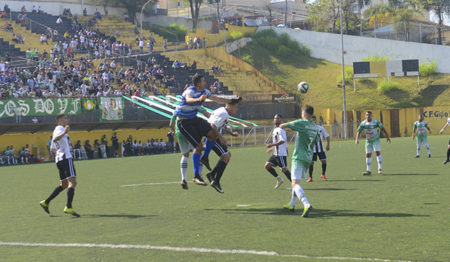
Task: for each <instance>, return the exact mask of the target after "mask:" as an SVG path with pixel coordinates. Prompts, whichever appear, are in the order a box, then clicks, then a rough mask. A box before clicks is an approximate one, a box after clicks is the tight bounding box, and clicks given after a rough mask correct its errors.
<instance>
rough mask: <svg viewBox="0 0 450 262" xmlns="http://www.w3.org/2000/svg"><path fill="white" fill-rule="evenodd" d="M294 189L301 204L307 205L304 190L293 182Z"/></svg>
mask: <svg viewBox="0 0 450 262" xmlns="http://www.w3.org/2000/svg"><path fill="white" fill-rule="evenodd" d="M294 191H295V194H296V195H297V197H298V199H300V201H302V203H303V206H306V205H309V202H308V199H307V198H306V196H305V192H304V191H303V188H302V187H301V186H300V185H299V184H295V186H294Z"/></svg>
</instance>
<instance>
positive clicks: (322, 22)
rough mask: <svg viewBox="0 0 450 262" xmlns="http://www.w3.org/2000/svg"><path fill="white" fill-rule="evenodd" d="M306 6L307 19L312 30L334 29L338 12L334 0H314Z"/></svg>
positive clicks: (333, 30)
mask: <svg viewBox="0 0 450 262" xmlns="http://www.w3.org/2000/svg"><path fill="white" fill-rule="evenodd" d="M308 8H309V15H308V19H309V22H310V23H311V25H312V28H313V30H314V31H323V32H329V31H331V32H335V31H336V21H337V17H338V12H337V4H336V1H335V0H316V1H314V2H311V3H309V4H308Z"/></svg>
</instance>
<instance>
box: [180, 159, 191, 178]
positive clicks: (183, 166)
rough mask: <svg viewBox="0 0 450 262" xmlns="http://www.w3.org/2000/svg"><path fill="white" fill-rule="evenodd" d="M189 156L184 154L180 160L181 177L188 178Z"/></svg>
mask: <svg viewBox="0 0 450 262" xmlns="http://www.w3.org/2000/svg"><path fill="white" fill-rule="evenodd" d="M188 162H189V158H187V157H185V156H182V157H181V161H180V169H181V179H182V180H186V173H187V169H188Z"/></svg>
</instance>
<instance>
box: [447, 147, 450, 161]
mask: <svg viewBox="0 0 450 262" xmlns="http://www.w3.org/2000/svg"><path fill="white" fill-rule="evenodd" d="M447 161H450V148H449V149H447Z"/></svg>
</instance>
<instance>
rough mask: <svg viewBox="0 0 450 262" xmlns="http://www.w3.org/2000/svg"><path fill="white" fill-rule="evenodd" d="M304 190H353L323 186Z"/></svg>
mask: <svg viewBox="0 0 450 262" xmlns="http://www.w3.org/2000/svg"><path fill="white" fill-rule="evenodd" d="M304 189H305V190H306V191H309V190H325V191H328V190H329V191H341V190H355V189H353V188H336V187H323V188H304Z"/></svg>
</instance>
